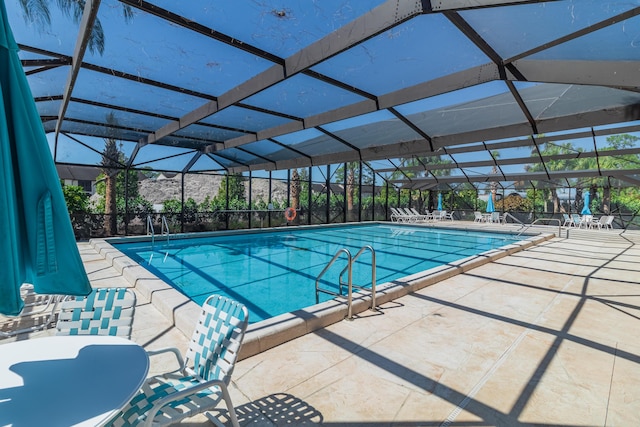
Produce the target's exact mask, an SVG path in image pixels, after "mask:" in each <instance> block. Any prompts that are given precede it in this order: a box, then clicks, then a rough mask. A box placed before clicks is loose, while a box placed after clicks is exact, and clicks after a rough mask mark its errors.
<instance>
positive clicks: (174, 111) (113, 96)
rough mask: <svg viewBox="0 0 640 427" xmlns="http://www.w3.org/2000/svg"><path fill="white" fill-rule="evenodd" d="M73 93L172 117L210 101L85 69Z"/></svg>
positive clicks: (81, 71) (87, 98) (95, 100)
mask: <svg viewBox="0 0 640 427" xmlns="http://www.w3.org/2000/svg"><path fill="white" fill-rule="evenodd" d="M63 84H64V83H63ZM73 96H74V97H75V98H80V99H86V100H90V101H94V102H99V103H104V104H107V105H118V106H122V107H125V108H132V109H135V110H138V111H148V112H150V113H153V114H162V115H165V116H170V117H181V116H183V115H185V114H186V113H188V112H189V111H191V110H193V109H195V108H198V107H200V106H202V105H203V104H204V103H205V102H206V100H204V99H202V98H198V97H195V96H191V95H187V94H184V93H179V92H176V91H172V90H168V89H163V88H160V87H157V86H151V85H148V84H143V83H139V82H136V81H132V80H127V79H122V78H119V77H116V76H113V75H110V74H105V73H100V72H96V71H91V70H88V69H84V68H83V69H81V70H80V72H79V74H78V80H77V82H76V85H75V87H74V90H73Z"/></svg>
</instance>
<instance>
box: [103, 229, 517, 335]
mask: <svg viewBox="0 0 640 427" xmlns="http://www.w3.org/2000/svg"><path fill="white" fill-rule="evenodd" d="M517 240H520V239H518V238H514V237H513V236H511V235H506V234H500V233H484V232H468V231H458V230H451V229H438V228H425V227H415V226H413V227H412V226H405V225H402V226H400V225H381V224H370V225H345V226H331V227H314V228H312V229H308V228H307V229H303V228H287V229H282V230H278V231H272V232H244V233H240V234H234V235H221V236H215V237H198V238H191V239H173V240H171V241H170V242H169V243H168V244H167V243H166V242H158V241H156V243H155V245H154V246H153V250H152V247H151V244H150V242H139V243H120V244H114V246H116V247H117V248H118V249H119V250H120V251H122V252H123V253H124V254H126V255H127V256H129V257H130V258H132V259H133V260H135V261H136V262H138V263H139V264H140V265H142V266H144V267H145V268H147V269H148V270H150V271H151V272H152V273H154V274H155V275H157V276H158V277H160V278H161V279H163V280H164V281H166V282H167V283H170V284H171V285H172V286H174V287H175V288H176V289H178V290H180V291H181V292H182V293H184V294H185V295H187V296H188V297H189V298H191V299H192V300H193V301H195V302H196V303H198V304H202V303H203V302H204V300H205V299H206V298H207V296H209V295H210V294H213V293H216V294H222V295H226V296H228V297H231V298H233V299H235V300H238V301H241V302H243V303H244V304H245V305H246V306H247V308H248V309H249V312H250V317H249V318H250V321H251V323H254V322H257V321H260V320H263V319H267V318H270V317H273V316H277V315H278V314H282V313H287V312H291V311H295V310H298V309H300V308H304V307H308V306H311V305H314V304H315V303H316V294H315V282H316V278H317V276H318V274H320V272H321V271H322V269H323V268H324V267H325V266H326V265H327V263H328V262H329V261H330V260H331V258H332V257H333V256H334V255H335V253H336V252H338V251H339V250H340V249H341V248H347V249H348V250H349V251H350V252H351V254H352V255H355V254H356V253H357V252H358V251H359V250H360V248H361V247H363V246H365V245H371V246H372V247H373V248H374V249H375V251H376V264H377V268H376V275H377V283H378V284H381V283H385V282H389V281H392V280H394V279H398V278H401V277H405V276H408V275H410V274H414V273H418V272H420V271H424V270H428V269H430V268H433V267H437V266H440V265H442V264H446V263H449V262H452V261H456V260H459V259H462V258H466V257H468V256H471V255H476V254H479V253H481V252H484V251H487V250H490V249H495V248H498V247H501V246H504V245H506V244H509V243H512V242H514V241H517ZM150 259H151V263H149V260H150ZM345 265H346V257H341V258H340V259H338V260H336V262H335V263H334V265H333V266H332V268H330V269H329V270H328V271H327V273H326V275H325V276H323V278H322V280H321V285H322V287H324V288H329V289H333V290H337V285H336V284H337V283H338V275H339V273H340V271H341V270H342V269H343V268H344V267H345ZM345 280H346V274H345ZM353 283H354V284H356V285H360V286H371V254H370V252H368V251H367V252H364V253H363V254H362V255H361V256H360V257H359V258H358V260H357V262H356V263H355V264H354V267H353ZM331 298H333V297H332V296H331V295H328V294H323V293H321V294H320V301H326V300H328V299H331Z"/></svg>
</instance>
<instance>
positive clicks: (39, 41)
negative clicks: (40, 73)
mask: <svg viewBox="0 0 640 427" xmlns="http://www.w3.org/2000/svg"><path fill="white" fill-rule="evenodd" d="M25 4H29V2H25ZM5 5H6V7H7V15H8V18H9V23H10V24H11V30H12V31H13V37H14V38H15V39H16V42H17V43H23V42H25V41H27V40H29V41H30V42H31V43H27V44H31V45H37V46H38V47H39V48H40V49H44V50H48V51H53V52H57V53H61V54H63V55H68V56H71V55H73V50H74V49H75V45H76V41H77V31H78V26H79V25H78V24H77V23H75V22H74V20H73V18H72V17H70V16H67V15H66V14H65V13H63V12H62V11H61V10H60V9H58V8H56V7H52V8H50V10H49V15H50V21H49V22H47V21H46V19H44V18H41V16H40V15H38V14H36V15H35V16H36V19H38V22H37V23H32V22H30V21H29V20H25V18H24V15H23V10H22V8H21V7H20V3H19V2H18V1H12V0H6V1H5ZM29 57H31V56H29Z"/></svg>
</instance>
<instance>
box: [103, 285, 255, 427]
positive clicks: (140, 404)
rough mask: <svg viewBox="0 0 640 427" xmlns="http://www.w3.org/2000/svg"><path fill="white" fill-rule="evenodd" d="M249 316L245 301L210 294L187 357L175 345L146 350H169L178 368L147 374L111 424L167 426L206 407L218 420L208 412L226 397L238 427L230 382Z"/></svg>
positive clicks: (213, 418) (205, 410)
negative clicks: (149, 376) (178, 365)
mask: <svg viewBox="0 0 640 427" xmlns="http://www.w3.org/2000/svg"><path fill="white" fill-rule="evenodd" d="M248 321H249V312H248V311H247V308H246V307H245V306H244V305H242V304H240V303H238V302H236V301H233V300H231V299H228V298H225V297H223V296H219V295H211V296H210V297H209V298H207V300H206V301H205V302H204V304H203V306H202V312H201V314H200V318H199V319H198V323H197V324H196V328H195V330H194V332H193V335H192V337H191V341H190V343H189V348H188V349H187V353H186V355H185V358H184V360H183V359H182V356H181V354H180V351H179V350H178V349H176V348H166V349H161V350H155V351H149V352H148V353H149V355H150V356H153V355H156V354H160V353H166V352H171V353H173V354H174V355H175V356H176V359H177V361H178V363H179V364H180V368H179V369H177V370H175V371H173V372H169V373H167V374H164V375H162V376H156V377H151V378H149V379H147V382H146V383H145V384H144V385H143V386H142V389H141V390H140V392H139V393H138V394H137V395H136V396H134V397H133V399H131V401H130V402H129V404H128V405H127V406H126V407H125V408H124V409H123V410H122V411H121V412H120V413H119V414H118V415H116V416H115V417H114V418H112V419H111V420H110V421H109V423H107V426H115V427H121V426H135V425H142V426H152V425H153V426H166V425H171V424H174V423H177V422H179V421H180V420H182V419H184V418H189V417H192V416H194V415H196V414H200V413H203V412H204V413H205V414H206V416H207V417H208V418H209V419H210V420H211V421H212V422H213V423H214V424H216V425H220V422H219V421H218V420H217V419H215V417H214V416H213V415H212V414H209V413H207V411H210V410H212V409H214V408H215V407H216V406H217V405H218V404H219V403H220V402H221V400H224V402H225V404H226V407H227V410H228V412H229V420H230V421H231V423H232V425H233V426H234V427H238V426H239V424H238V418H237V416H236V413H235V410H234V408H233V403H232V402H231V396H230V395H229V391H228V386H229V382H230V381H231V374H232V372H233V368H234V366H235V362H236V359H237V357H238V352H239V350H240V346H241V345H242V340H243V338H244V334H245V331H246V330H247V324H248Z"/></svg>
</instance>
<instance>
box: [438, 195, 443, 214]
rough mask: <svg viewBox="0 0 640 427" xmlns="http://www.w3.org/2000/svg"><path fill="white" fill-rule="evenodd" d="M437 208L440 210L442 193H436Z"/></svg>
mask: <svg viewBox="0 0 640 427" xmlns="http://www.w3.org/2000/svg"><path fill="white" fill-rule="evenodd" d="M438 210H439V211H441V210H442V193H438Z"/></svg>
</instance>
